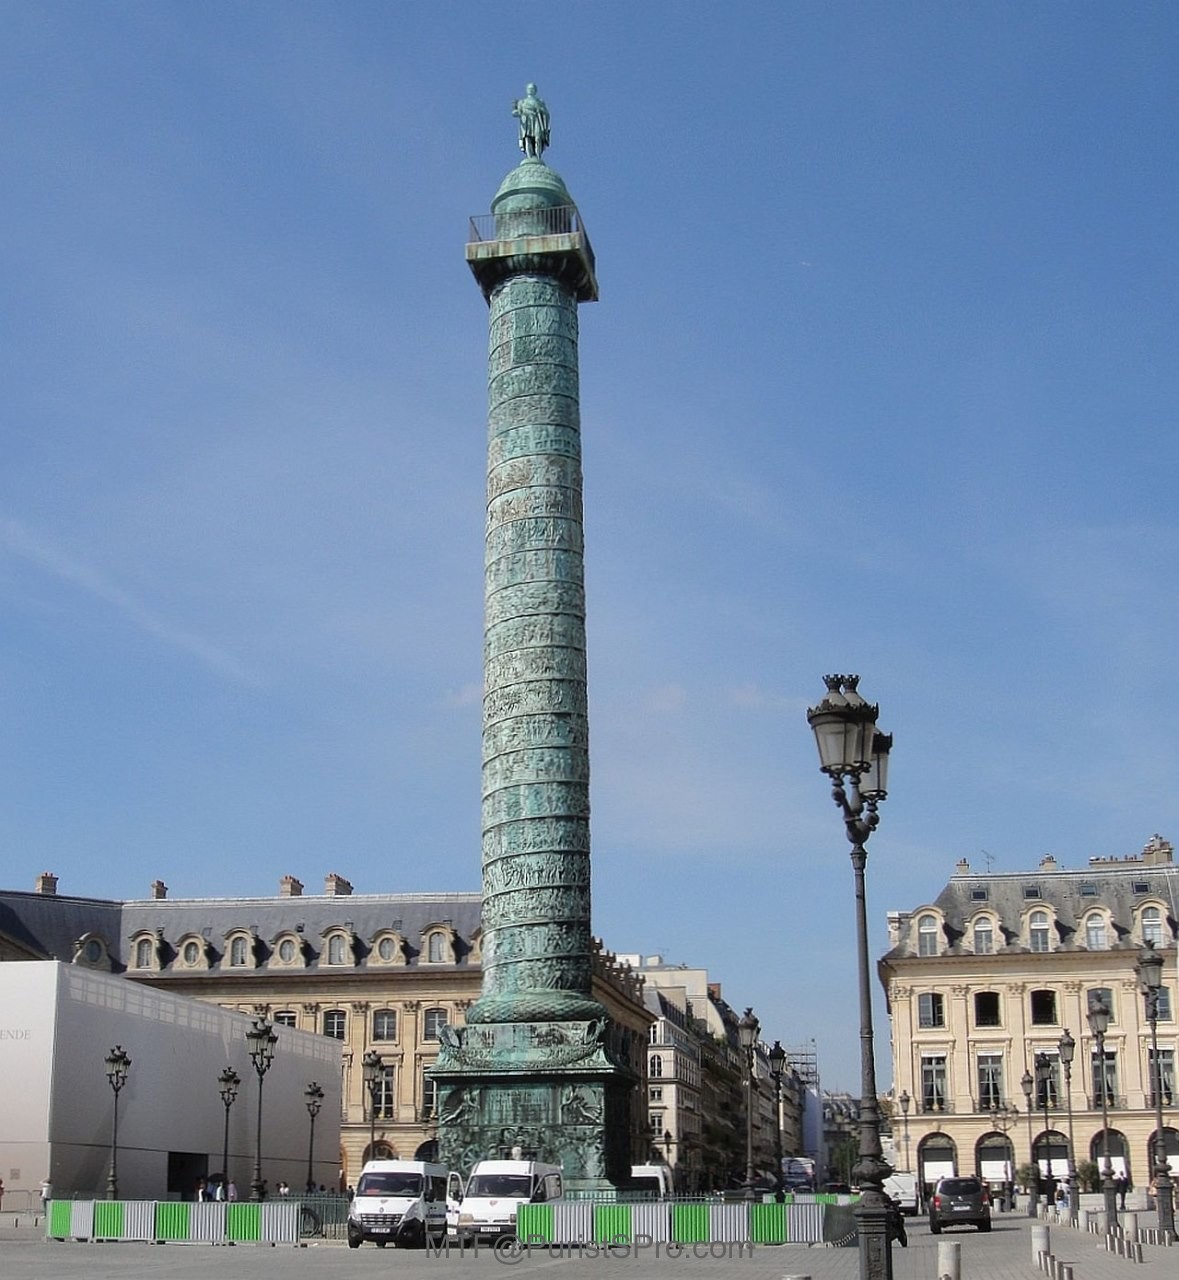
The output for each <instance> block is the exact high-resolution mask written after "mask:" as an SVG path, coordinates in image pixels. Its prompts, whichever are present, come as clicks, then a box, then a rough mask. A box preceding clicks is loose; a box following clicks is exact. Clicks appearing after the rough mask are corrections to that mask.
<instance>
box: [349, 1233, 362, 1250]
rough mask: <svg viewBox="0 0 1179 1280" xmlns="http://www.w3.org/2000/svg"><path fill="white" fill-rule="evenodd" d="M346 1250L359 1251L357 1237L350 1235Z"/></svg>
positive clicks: (358, 1239)
mask: <svg viewBox="0 0 1179 1280" xmlns="http://www.w3.org/2000/svg"><path fill="white" fill-rule="evenodd" d="M348 1248H349V1249H359V1248H360V1237H359V1236H352V1235H350V1236H349V1237H348Z"/></svg>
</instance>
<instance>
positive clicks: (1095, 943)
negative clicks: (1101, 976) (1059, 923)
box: [1085, 911, 1108, 951]
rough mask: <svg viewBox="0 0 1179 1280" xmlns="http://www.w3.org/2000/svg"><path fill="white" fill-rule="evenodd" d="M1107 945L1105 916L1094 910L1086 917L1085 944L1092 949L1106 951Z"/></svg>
mask: <svg viewBox="0 0 1179 1280" xmlns="http://www.w3.org/2000/svg"><path fill="white" fill-rule="evenodd" d="M1107 945H1108V939H1107V937H1106V932H1105V917H1104V916H1103V915H1101V913H1100V912H1097V911H1094V912H1092V913H1091V914H1089V915H1087V916H1086V917H1085V946H1086V947H1088V948H1089V950H1090V951H1104V950H1105V949H1106V946H1107Z"/></svg>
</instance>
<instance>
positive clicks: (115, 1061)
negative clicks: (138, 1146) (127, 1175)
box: [106, 1044, 131, 1200]
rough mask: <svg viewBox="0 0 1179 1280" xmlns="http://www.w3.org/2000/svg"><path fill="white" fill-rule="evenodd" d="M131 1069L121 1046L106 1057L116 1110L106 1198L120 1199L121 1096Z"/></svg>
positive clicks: (112, 1127)
mask: <svg viewBox="0 0 1179 1280" xmlns="http://www.w3.org/2000/svg"><path fill="white" fill-rule="evenodd" d="M130 1068H131V1059H130V1058H129V1057H128V1056H127V1051H126V1049H124V1048H123V1046H122V1045H121V1044H117V1045H115V1047H114V1048H113V1049H112V1050H111V1051H110V1053H108V1054H107V1055H106V1078H107V1081H108V1082H109V1083H110V1087H111V1089H112V1090H113V1091H114V1095H115V1110H114V1116H113V1118H112V1120H111V1168H110V1173H108V1174H107V1177H106V1198H107V1199H108V1200H117V1199H118V1198H119V1094H120V1093H122V1091H123V1086H124V1085H125V1084H126V1083H127V1072H128V1071H129V1070H130Z"/></svg>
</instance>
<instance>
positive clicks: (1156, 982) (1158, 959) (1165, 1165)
mask: <svg viewBox="0 0 1179 1280" xmlns="http://www.w3.org/2000/svg"><path fill="white" fill-rule="evenodd" d="M1138 978H1139V981H1140V982H1141V983H1142V990H1143V993H1144V994H1145V996H1146V1017H1147V1020H1148V1021H1149V1023H1150V1056H1151V1061H1152V1063H1153V1066H1154V1071H1153V1072H1152V1074H1151V1081H1150V1087H1151V1089H1152V1090H1153V1091H1154V1124H1155V1133H1154V1185H1155V1202H1156V1203H1157V1205H1158V1215H1159V1230H1160V1231H1161V1232H1162V1233H1163V1237H1164V1239H1166V1240H1172V1239H1174V1237H1175V1201H1174V1190H1173V1188H1172V1185H1171V1163H1170V1161H1169V1160H1168V1159H1167V1139H1166V1134H1165V1132H1164V1130H1163V1064H1162V1062H1161V1061H1160V1060H1159V992H1160V991H1161V990H1162V986H1163V957H1162V956H1161V955H1159V953H1158V952H1157V951H1156V950H1155V949H1154V943H1153V942H1152V941H1150V940H1149V939H1148V940H1147V942H1146V946H1145V949H1144V950H1143V952H1142V954H1141V955H1140V956H1139V957H1138Z"/></svg>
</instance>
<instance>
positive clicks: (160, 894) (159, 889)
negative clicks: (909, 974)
mask: <svg viewBox="0 0 1179 1280" xmlns="http://www.w3.org/2000/svg"><path fill="white" fill-rule="evenodd" d="M151 896H152V898H153V899H154V900H155V901H156V902H163V900H164V899H165V898H166V897H167V896H168V886H167V885H166V884H165V883H164V882H163V881H162V880H153V881H152V882H151Z"/></svg>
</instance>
